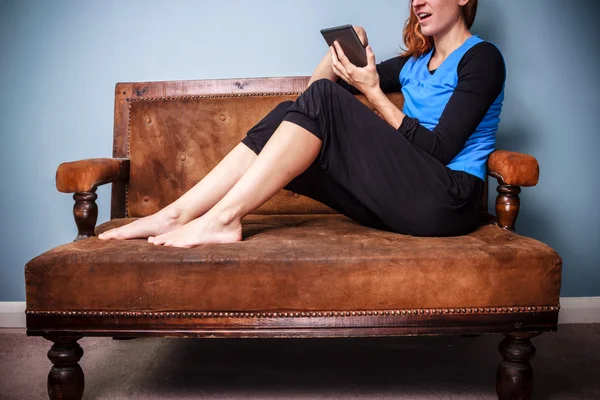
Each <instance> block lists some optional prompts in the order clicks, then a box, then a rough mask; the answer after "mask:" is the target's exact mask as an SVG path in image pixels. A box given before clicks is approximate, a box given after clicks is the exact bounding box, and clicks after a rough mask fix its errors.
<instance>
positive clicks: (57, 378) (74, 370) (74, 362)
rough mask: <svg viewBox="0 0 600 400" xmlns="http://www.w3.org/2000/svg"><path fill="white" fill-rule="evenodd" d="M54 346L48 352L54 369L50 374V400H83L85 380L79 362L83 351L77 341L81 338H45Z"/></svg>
mask: <svg viewBox="0 0 600 400" xmlns="http://www.w3.org/2000/svg"><path fill="white" fill-rule="evenodd" d="M44 337H45V338H46V339H48V340H50V341H52V342H53V343H54V344H53V345H52V347H51V348H50V351H48V358H49V359H50V361H52V364H53V365H52V368H51V369H50V372H49V373H48V397H49V398H50V400H59V399H60V400H81V398H82V397H83V387H84V378H83V370H82V369H81V367H80V366H79V364H78V363H79V360H80V359H81V357H82V356H83V349H82V348H81V346H79V343H77V341H78V340H79V339H81V336H44Z"/></svg>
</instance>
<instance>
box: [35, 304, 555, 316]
mask: <svg viewBox="0 0 600 400" xmlns="http://www.w3.org/2000/svg"><path fill="white" fill-rule="evenodd" d="M559 309H560V306H527V307H491V308H489V307H486V308H482V307H476V308H432V309H429V308H428V309H423V308H421V309H409V310H371V311H295V312H239V311H234V312H222V311H196V312H191V311H38V310H36V311H30V310H27V311H25V314H27V315H35V316H63V317H105V318H112V317H131V318H146V317H147V318H295V317H301V318H322V317H344V316H345V317H350V316H352V317H354V316H386V315H423V314H424V315H437V314H506V313H509V314H510V313H525V312H548V311H558V310H559Z"/></svg>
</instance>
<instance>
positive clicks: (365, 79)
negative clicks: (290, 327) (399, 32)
mask: <svg viewBox="0 0 600 400" xmlns="http://www.w3.org/2000/svg"><path fill="white" fill-rule="evenodd" d="M476 9H477V0H412V1H411V2H410V17H409V19H408V21H407V22H406V25H405V28H404V41H405V44H406V47H407V50H406V51H405V52H404V53H403V54H402V55H400V56H397V57H393V58H391V59H389V60H386V61H384V62H381V63H379V64H375V56H374V55H373V52H372V51H371V48H370V46H368V39H367V36H366V33H365V32H364V30H362V28H356V30H357V32H358V33H359V36H360V37H361V40H362V41H363V44H364V45H367V48H366V49H367V55H368V59H369V64H368V65H367V66H366V67H364V68H359V67H356V66H354V65H352V64H351V63H350V62H349V61H348V59H347V57H346V56H345V55H344V53H343V51H342V49H341V48H340V47H339V45H338V44H337V43H336V44H335V47H330V49H329V52H328V53H327V55H326V56H325V57H324V58H323V60H322V61H321V63H320V64H319V65H318V66H317V68H316V69H315V71H314V73H313V75H312V77H311V79H310V81H309V86H308V88H307V89H306V90H305V91H304V92H303V93H302V94H301V95H300V96H299V97H298V98H297V99H296V101H293V102H292V101H289V102H283V103H281V104H279V105H278V106H277V107H275V108H274V109H273V110H272V111H271V112H270V113H269V114H268V115H266V116H265V117H264V118H263V119H262V120H261V121H260V122H259V123H258V124H257V125H256V126H254V127H253V128H252V129H251V130H250V131H249V132H248V133H247V136H246V137H245V138H244V139H243V140H242V141H241V143H239V144H238V145H237V146H236V147H235V148H234V149H233V150H231V152H229V153H228V154H227V155H226V156H225V157H224V159H223V160H222V161H221V162H220V163H219V164H218V165H217V166H216V167H215V168H214V169H213V170H212V171H211V172H210V173H209V174H208V175H206V177H204V179H202V180H201V181H200V182H199V183H198V184H197V185H196V186H194V187H193V188H192V189H190V190H189V191H188V192H186V193H185V194H184V195H183V196H181V197H180V198H179V199H178V200H177V201H175V202H174V203H172V204H170V205H168V206H167V207H165V208H164V209H162V210H160V211H159V212H157V213H156V214H153V215H150V216H148V217H145V218H141V219H139V220H137V221H135V222H133V223H131V224H129V225H125V226H123V227H120V228H117V229H112V230H110V231H108V232H106V233H104V234H102V235H100V236H99V238H100V239H129V238H139V237H144V238H145V237H147V238H148V241H149V242H150V243H153V244H155V245H165V246H177V247H192V246H195V245H198V244H201V243H227V242H236V241H240V240H242V224H241V219H242V217H244V216H245V215H246V214H248V213H250V212H251V211H253V210H254V209H256V208H257V207H259V206H260V205H262V204H263V203H264V202H266V201H267V200H268V199H270V198H271V197H272V196H273V195H275V194H276V193H278V192H279V191H280V190H281V189H282V188H285V189H288V190H292V191H294V192H296V193H299V194H302V195H305V196H307V197H310V198H313V199H315V200H317V201H320V202H322V203H324V204H326V205H328V206H330V207H332V208H333V209H336V210H337V211H339V212H340V213H343V214H345V215H346V216H348V217H350V218H353V219H354V220H356V221H357V222H359V223H361V224H363V225H366V226H370V227H373V228H377V229H383V230H390V231H394V232H398V233H403V234H410V235H418V236H449V235H461V234H466V233H468V232H470V231H471V230H472V229H474V226H475V221H476V217H477V214H478V212H479V201H480V198H481V195H482V193H483V183H484V179H485V173H486V163H487V158H488V156H489V154H490V153H491V152H492V151H493V150H494V144H495V133H496V130H497V126H498V122H499V115H500V110H501V108H502V100H503V93H504V79H505V67H504V61H503V58H502V55H501V53H500V52H499V51H498V49H497V48H496V47H495V46H494V45H492V44H490V43H488V42H484V41H483V40H481V39H480V38H479V37H477V36H473V35H472V34H471V33H470V32H469V29H470V28H471V25H472V24H473V21H474V19H475V14H476ZM398 91H402V93H403V94H404V97H405V104H404V107H403V109H402V110H400V109H398V108H397V107H396V106H395V105H394V104H393V103H392V102H390V101H389V100H388V98H387V97H386V96H385V94H384V93H388V92H398ZM355 93H363V94H364V95H365V96H366V97H367V99H368V100H369V101H370V102H371V103H372V104H373V105H374V106H375V107H376V109H377V111H378V113H379V114H380V115H381V116H382V117H383V118H381V117H379V116H378V115H377V114H376V113H374V112H373V111H371V110H370V109H369V108H367V107H366V106H364V105H363V104H362V103H361V102H360V101H359V100H358V99H356V98H355V97H354V96H353V94H355Z"/></svg>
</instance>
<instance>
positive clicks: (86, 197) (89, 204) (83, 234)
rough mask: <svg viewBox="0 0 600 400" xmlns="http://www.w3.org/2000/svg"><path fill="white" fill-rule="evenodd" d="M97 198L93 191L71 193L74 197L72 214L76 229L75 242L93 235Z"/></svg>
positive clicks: (96, 216)
mask: <svg viewBox="0 0 600 400" xmlns="http://www.w3.org/2000/svg"><path fill="white" fill-rule="evenodd" d="M97 198H98V195H97V194H96V193H94V192H77V193H75V194H74V195H73V199H75V205H74V206H73V216H74V217H75V224H76V225H77V231H78V232H77V237H75V240H74V241H75V242H77V241H78V240H82V239H85V238H88V237H90V236H94V235H95V234H94V228H95V227H96V221H97V220H98V205H97V204H96V199H97Z"/></svg>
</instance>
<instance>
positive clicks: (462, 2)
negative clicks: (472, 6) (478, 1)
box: [458, 0, 469, 7]
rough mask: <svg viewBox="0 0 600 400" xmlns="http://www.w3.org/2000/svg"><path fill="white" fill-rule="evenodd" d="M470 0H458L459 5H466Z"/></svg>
mask: <svg viewBox="0 0 600 400" xmlns="http://www.w3.org/2000/svg"><path fill="white" fill-rule="evenodd" d="M468 2H469V0H458V5H459V6H461V7H464V6H466V5H467V3H468Z"/></svg>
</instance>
